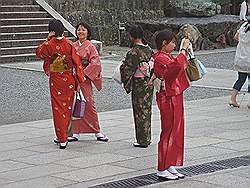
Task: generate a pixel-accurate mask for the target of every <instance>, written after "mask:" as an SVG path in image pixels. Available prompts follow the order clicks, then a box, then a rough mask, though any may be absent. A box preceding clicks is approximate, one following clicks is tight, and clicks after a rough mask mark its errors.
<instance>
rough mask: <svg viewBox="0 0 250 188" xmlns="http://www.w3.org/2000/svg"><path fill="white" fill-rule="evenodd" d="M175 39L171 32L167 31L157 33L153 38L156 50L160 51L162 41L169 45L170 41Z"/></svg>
mask: <svg viewBox="0 0 250 188" xmlns="http://www.w3.org/2000/svg"><path fill="white" fill-rule="evenodd" d="M175 39H176V37H175V34H174V33H173V32H172V31H169V30H163V31H159V32H158V33H157V34H156V37H155V44H156V48H157V50H161V49H162V43H163V41H166V42H167V43H170V42H171V41H172V40H175Z"/></svg>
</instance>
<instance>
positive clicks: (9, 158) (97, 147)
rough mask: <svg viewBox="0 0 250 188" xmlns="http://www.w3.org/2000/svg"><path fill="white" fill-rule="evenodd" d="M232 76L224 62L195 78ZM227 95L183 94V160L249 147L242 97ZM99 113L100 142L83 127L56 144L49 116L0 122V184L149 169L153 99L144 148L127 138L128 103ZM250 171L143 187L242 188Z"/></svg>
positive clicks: (98, 179)
mask: <svg viewBox="0 0 250 188" xmlns="http://www.w3.org/2000/svg"><path fill="white" fill-rule="evenodd" d="M207 53H209V52H207ZM212 56H213V55H212ZM106 67H110V66H106ZM12 68H13V67H12ZM109 69H110V70H111V68H109ZM109 75H110V74H107V76H109ZM234 76H236V73H235V72H233V71H231V70H223V69H215V68H211V69H210V68H209V72H208V74H207V75H206V77H205V78H204V79H203V80H201V81H199V82H196V83H194V85H196V86H197V87H201V88H202V89H204V88H205V89H204V91H205V92H206V91H207V90H206V88H217V89H218V88H220V89H225V88H230V87H231V85H232V82H233V81H234V79H235V77H234ZM11 89H12V88H9V90H10V91H11ZM206 95H207V93H204V96H206ZM205 98H206V97H205ZM227 101H228V96H225V97H213V98H208V99H202V100H191V101H186V102H185V111H186V117H185V118H186V132H185V145H186V151H185V166H192V165H196V164H202V163H205V162H210V161H216V160H221V159H228V158H233V157H238V156H246V155H250V146H249V142H250V128H249V120H250V110H249V109H247V107H246V104H247V97H246V96H245V95H244V94H241V95H240V96H239V101H241V107H240V108H237V109H235V108H230V107H229V106H228V105H227ZM24 102H25V101H24ZM32 110H35V109H32ZM13 117H15V112H13ZM99 117H100V121H101V127H102V131H103V132H104V133H106V134H108V136H109V137H110V142H108V143H100V142H97V141H96V140H95V138H94V136H93V135H82V137H81V141H79V142H77V143H70V144H69V146H68V147H67V149H66V150H63V151H62V150H59V149H58V146H56V145H54V144H53V143H52V139H53V137H54V134H53V126H52V120H51V119H49V120H42V121H33V122H24V123H17V124H8V125H2V126H0V135H1V137H0V166H1V168H0V187H1V188H2V187H3V188H5V187H6V188H7V187H10V188H15V187H18V188H24V187H25V188H26V187H46V188H47V187H70V188H71V187H72V188H78V187H79V188H80V187H81V188H85V187H89V186H93V185H98V184H103V183H106V182H112V181H116V180H119V179H124V178H130V177H135V176H138V175H144V174H148V173H154V172H155V171H156V164H157V142H158V140H159V133H160V120H159V111H158V109H157V107H156V106H154V107H153V120H152V132H153V135H152V137H153V143H152V145H151V146H150V147H149V148H146V149H139V148H134V147H133V146H132V143H133V141H134V125H133V119H132V110H131V109H123V110H115V111H106V112H100V113H99ZM249 174H250V167H249V166H247V167H239V168H234V169H229V170H222V171H216V172H214V173H210V174H204V175H197V176H193V177H187V178H185V179H184V180H178V181H169V182H162V183H158V184H153V185H149V186H147V187H162V188H163V187H167V186H171V187H178V188H182V187H183V188H184V187H185V188H186V187H192V188H193V187H197V188H198V187H199V188H205V187H209V188H210V187H211V188H214V187H224V188H228V187H237V188H247V187H249V185H250V176H249ZM145 187H146V186H145Z"/></svg>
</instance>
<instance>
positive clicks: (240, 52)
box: [229, 16, 250, 108]
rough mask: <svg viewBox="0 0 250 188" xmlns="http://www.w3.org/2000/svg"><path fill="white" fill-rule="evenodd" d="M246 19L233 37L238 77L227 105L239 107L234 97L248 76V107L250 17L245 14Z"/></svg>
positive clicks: (249, 93)
mask: <svg viewBox="0 0 250 188" xmlns="http://www.w3.org/2000/svg"><path fill="white" fill-rule="evenodd" d="M246 18H247V21H246V22H244V23H243V24H242V25H241V27H240V29H239V30H238V31H237V32H236V34H235V36H234V38H235V40H237V41H238V45H237V48H236V54H235V59H234V67H235V70H236V71H238V79H237V80H236V82H235V83H234V85H233V91H232V93H231V98H230V101H229V105H230V106H233V107H240V105H239V104H238V103H237V100H236V97H237V95H238V93H239V91H240V90H241V88H242V86H243V85H244V83H245V81H246V79H247V77H248V95H249V101H248V105H247V106H248V108H250V84H249V82H250V81H249V79H250V17H249V16H247V17H246Z"/></svg>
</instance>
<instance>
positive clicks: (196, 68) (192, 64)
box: [186, 58, 207, 82]
mask: <svg viewBox="0 0 250 188" xmlns="http://www.w3.org/2000/svg"><path fill="white" fill-rule="evenodd" d="M188 62H189V63H188V66H187V69H186V73H187V76H188V78H189V80H190V81H191V82H192V81H197V80H200V79H201V78H202V77H203V76H204V75H205V74H206V73H207V70H206V68H205V66H204V65H203V64H202V63H201V62H200V61H199V60H198V59H196V58H190V59H189V60H188Z"/></svg>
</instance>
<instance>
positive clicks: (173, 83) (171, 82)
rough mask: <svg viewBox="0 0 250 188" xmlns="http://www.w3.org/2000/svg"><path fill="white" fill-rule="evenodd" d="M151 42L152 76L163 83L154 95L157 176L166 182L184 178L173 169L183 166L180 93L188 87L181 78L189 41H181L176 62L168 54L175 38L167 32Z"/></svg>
mask: <svg viewBox="0 0 250 188" xmlns="http://www.w3.org/2000/svg"><path fill="white" fill-rule="evenodd" d="M155 41H156V46H157V49H158V50H159V51H158V52H157V53H155V54H154V55H153V58H154V73H155V75H156V77H157V78H160V79H161V80H162V82H163V84H162V87H161V89H160V91H158V92H157V93H156V101H157V105H158V107H159V109H160V115H161V135H160V142H159V143H158V172H157V176H159V177H162V178H166V179H178V178H184V175H183V174H181V173H179V172H178V171H177V170H176V169H175V167H174V166H182V165H183V156H184V106H183V92H184V91H185V90H186V89H187V88H188V87H189V80H188V78H187V76H186V74H185V69H186V67H187V64H188V61H187V59H186V55H187V54H186V53H187V49H188V46H189V40H188V39H185V40H184V44H183V49H181V51H180V54H179V55H178V56H177V57H176V58H175V57H173V56H172V55H171V54H170V53H171V52H172V51H173V50H174V49H175V36H174V34H173V33H172V32H171V31H167V30H165V31H161V32H159V33H158V34H157V35H156V39H155Z"/></svg>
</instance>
